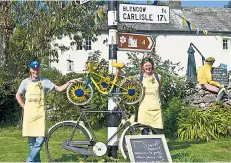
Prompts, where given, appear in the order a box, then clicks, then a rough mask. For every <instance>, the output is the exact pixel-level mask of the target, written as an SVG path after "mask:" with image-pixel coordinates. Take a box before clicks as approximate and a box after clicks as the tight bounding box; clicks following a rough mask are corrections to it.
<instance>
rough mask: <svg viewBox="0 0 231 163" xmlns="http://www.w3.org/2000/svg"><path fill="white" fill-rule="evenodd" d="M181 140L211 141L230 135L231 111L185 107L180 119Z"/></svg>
mask: <svg viewBox="0 0 231 163" xmlns="http://www.w3.org/2000/svg"><path fill="white" fill-rule="evenodd" d="M178 125H179V126H178V136H179V138H180V139H189V140H193V139H194V140H198V139H201V140H207V141H208V140H211V139H217V138H219V137H220V136H226V135H228V134H229V130H230V125H231V109H230V108H227V107H225V108H221V107H220V106H214V107H211V108H207V109H206V110H203V109H200V108H193V107H184V108H183V109H182V111H181V113H180V116H179V118H178Z"/></svg>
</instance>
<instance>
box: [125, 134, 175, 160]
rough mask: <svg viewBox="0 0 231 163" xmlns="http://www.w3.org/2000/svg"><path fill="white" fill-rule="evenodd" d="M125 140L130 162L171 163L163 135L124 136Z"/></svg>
mask: <svg viewBox="0 0 231 163" xmlns="http://www.w3.org/2000/svg"><path fill="white" fill-rule="evenodd" d="M125 140H126V144H127V147H128V154H129V157H130V162H169V163H172V159H171V155H170V152H169V149H168V145H167V142H166V139H165V136H164V135H126V136H125ZM156 154H159V155H156Z"/></svg>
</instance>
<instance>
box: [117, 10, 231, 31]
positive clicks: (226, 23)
mask: <svg viewBox="0 0 231 163" xmlns="http://www.w3.org/2000/svg"><path fill="white" fill-rule="evenodd" d="M179 15H180V16H182V17H184V18H185V19H186V20H188V21H189V22H190V23H192V24H194V26H199V27H200V28H203V29H204V30H207V31H208V35H209V34H231V8H182V9H171V10H170V21H169V23H168V24H149V23H118V30H119V31H128V29H130V30H133V31H137V32H139V31H140V32H152V33H153V32H162V33H171V34H173V33H186V34H190V33H192V32H191V31H190V30H189V29H188V28H187V27H186V28H185V27H184V25H183V23H182V18H181V17H180V16H179ZM195 31H196V28H195V29H194V30H193V32H194V33H195ZM200 32H201V33H202V30H200ZM202 34H203V33H202Z"/></svg>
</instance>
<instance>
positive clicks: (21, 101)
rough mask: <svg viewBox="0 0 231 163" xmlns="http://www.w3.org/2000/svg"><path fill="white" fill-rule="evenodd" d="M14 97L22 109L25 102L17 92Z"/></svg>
mask: <svg viewBox="0 0 231 163" xmlns="http://www.w3.org/2000/svg"><path fill="white" fill-rule="evenodd" d="M16 99H17V101H18V103H19V105H20V106H21V107H22V109H24V105H25V102H24V100H23V98H22V96H21V94H20V93H19V92H17V93H16Z"/></svg>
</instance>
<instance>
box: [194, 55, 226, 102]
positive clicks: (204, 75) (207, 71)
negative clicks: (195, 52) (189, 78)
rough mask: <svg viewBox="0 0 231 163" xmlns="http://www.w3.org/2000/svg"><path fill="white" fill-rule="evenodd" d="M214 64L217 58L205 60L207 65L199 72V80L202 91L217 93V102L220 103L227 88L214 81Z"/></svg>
mask: <svg viewBox="0 0 231 163" xmlns="http://www.w3.org/2000/svg"><path fill="white" fill-rule="evenodd" d="M214 62H215V58H213V57H209V58H207V59H206V60H205V64H204V65H203V66H202V67H200V68H199V70H198V74H197V80H198V83H199V84H200V85H201V87H202V89H205V90H208V91H210V92H213V93H216V94H217V99H216V100H217V101H218V100H221V98H222V97H223V95H224V93H225V88H224V85H222V84H220V83H219V82H216V81H213V80H212V66H213V64H214Z"/></svg>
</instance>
